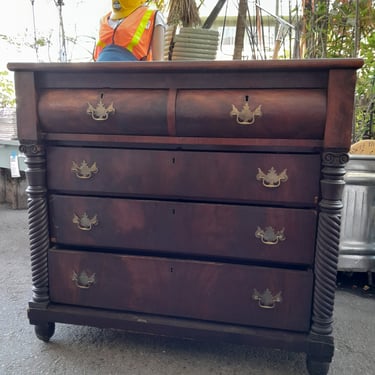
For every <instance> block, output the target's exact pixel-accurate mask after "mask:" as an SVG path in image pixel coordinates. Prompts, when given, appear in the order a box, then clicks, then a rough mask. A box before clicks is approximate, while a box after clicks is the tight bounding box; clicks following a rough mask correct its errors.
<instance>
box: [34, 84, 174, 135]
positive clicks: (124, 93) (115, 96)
mask: <svg viewBox="0 0 375 375" xmlns="http://www.w3.org/2000/svg"><path fill="white" fill-rule="evenodd" d="M167 98H168V90H138V89H131V90H122V89H116V90H113V89H112V90H108V89H97V90H94V89H90V90H86V89H64V90H62V89H54V90H45V91H42V92H41V95H40V99H39V106H38V112H39V120H40V125H41V129H42V131H44V132H48V133H90V134H137V135H154V136H156V135H157V136H163V135H167V134H168V131H167Z"/></svg>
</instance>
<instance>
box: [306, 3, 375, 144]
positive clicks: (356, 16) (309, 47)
mask: <svg viewBox="0 0 375 375" xmlns="http://www.w3.org/2000/svg"><path fill="white" fill-rule="evenodd" d="M307 3H309V4H311V2H307ZM304 17H305V36H304V39H305V41H304V42H305V43H304V44H305V56H304V57H306V58H339V57H361V58H363V59H364V66H363V67H362V69H361V70H360V71H359V72H358V80H357V86H356V105H355V119H354V122H355V123H354V128H353V130H354V131H353V143H354V142H357V141H358V140H360V139H366V138H367V139H368V138H374V137H375V129H374V124H373V122H374V121H373V120H374V111H375V104H374V103H375V99H374V95H375V93H374V90H375V89H374V79H375V78H374V77H375V57H374V56H375V34H374V29H375V1H373V0H346V1H342V0H335V1H329V0H320V1H317V2H315V3H314V6H313V7H312V6H310V7H307V8H306V9H304Z"/></svg>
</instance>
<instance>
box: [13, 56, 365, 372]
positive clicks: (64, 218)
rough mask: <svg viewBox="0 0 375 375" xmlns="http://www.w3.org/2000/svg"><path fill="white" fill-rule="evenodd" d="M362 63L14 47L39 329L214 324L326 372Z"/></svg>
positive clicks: (181, 331)
mask: <svg viewBox="0 0 375 375" xmlns="http://www.w3.org/2000/svg"><path fill="white" fill-rule="evenodd" d="M362 63H363V62H362V60H358V59H332V60H330V59H329V60H328V59H327V60H292V61H247V62H245V61H230V62H223V61H214V62H203V61H202V62H192V63H186V62H153V63H147V62H145V63H131V62H129V63H77V64H74V63H72V64H58V63H56V64H32V63H30V64H29V63H10V64H9V65H8V68H9V69H10V70H12V71H14V72H15V86H16V95H17V124H18V136H19V140H20V143H21V151H22V152H23V153H25V155H26V164H27V166H28V170H27V177H28V188H27V193H28V206H29V208H28V209H29V238H30V252H31V272H32V290H33V296H32V301H31V302H30V304H29V309H28V317H29V319H30V323H31V324H33V325H35V331H36V335H37V336H38V338H40V339H41V340H44V341H48V340H49V339H50V337H51V336H52V335H53V333H54V328H55V322H61V323H69V324H81V325H90V326H96V327H111V328H120V329H124V330H128V331H132V332H144V333H151V334H161V335H170V336H177V337H182V338H195V339H215V340H217V339H220V340H226V341H232V342H240V343H246V344H252V345H258V346H259V345H260V346H268V347H274V348H282V349H286V350H290V351H299V352H305V353H306V354H307V367H308V369H309V371H310V373H311V374H325V373H327V371H328V368H329V363H330V362H331V359H332V356H333V352H334V344H333V337H332V312H333V306H334V294H335V286H336V284H335V280H336V266H337V259H338V244H339V235H340V212H341V207H342V202H341V192H342V189H343V185H344V179H343V177H344V174H345V163H346V162H347V160H348V156H347V151H348V149H349V147H350V142H351V129H352V115H353V99H354V87H355V80H356V71H357V69H358V68H360V67H361V65H362Z"/></svg>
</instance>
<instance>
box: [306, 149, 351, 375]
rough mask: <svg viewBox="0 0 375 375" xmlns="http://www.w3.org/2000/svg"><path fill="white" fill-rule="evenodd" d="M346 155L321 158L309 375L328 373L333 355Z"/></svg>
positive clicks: (327, 154) (326, 155)
mask: <svg viewBox="0 0 375 375" xmlns="http://www.w3.org/2000/svg"><path fill="white" fill-rule="evenodd" d="M348 160H349V157H348V155H347V154H346V153H333V152H326V153H323V155H322V166H323V169H322V180H321V191H322V200H321V202H320V203H319V209H320V212H319V220H318V234H317V241H316V248H315V268H314V275H315V284H314V302H313V312H312V326H311V333H310V340H309V344H310V350H309V353H308V356H307V368H308V370H309V373H310V375H318V374H319V375H324V374H327V373H328V370H329V364H330V362H331V360H332V356H333V353H334V344H333V337H332V335H331V333H332V321H333V319H332V317H333V307H334V299H335V291H336V273H337V262H338V255H339V242H340V223H341V209H342V201H341V197H342V192H343V188H344V184H345V183H344V175H345V168H344V167H345V164H346V163H347V162H348Z"/></svg>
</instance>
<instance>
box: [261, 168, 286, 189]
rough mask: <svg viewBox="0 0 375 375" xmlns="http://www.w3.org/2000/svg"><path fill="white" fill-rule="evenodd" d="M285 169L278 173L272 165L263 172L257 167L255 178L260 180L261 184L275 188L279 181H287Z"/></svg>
mask: <svg viewBox="0 0 375 375" xmlns="http://www.w3.org/2000/svg"><path fill="white" fill-rule="evenodd" d="M286 171H287V170H286V169H284V170H283V171H282V172H281V173H280V174H277V173H276V170H275V168H274V167H272V168H271V169H270V170H269V171H268V173H267V174H266V173H264V172H263V171H262V170H261V169H260V168H258V174H257V175H256V179H257V180H258V181H260V180H262V184H263V186H265V187H267V188H276V187H279V186H280V184H281V182H286V181H288V175H287V174H286Z"/></svg>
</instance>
